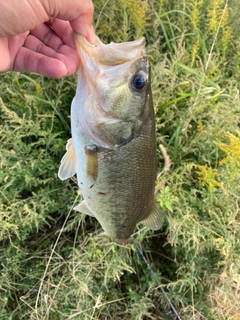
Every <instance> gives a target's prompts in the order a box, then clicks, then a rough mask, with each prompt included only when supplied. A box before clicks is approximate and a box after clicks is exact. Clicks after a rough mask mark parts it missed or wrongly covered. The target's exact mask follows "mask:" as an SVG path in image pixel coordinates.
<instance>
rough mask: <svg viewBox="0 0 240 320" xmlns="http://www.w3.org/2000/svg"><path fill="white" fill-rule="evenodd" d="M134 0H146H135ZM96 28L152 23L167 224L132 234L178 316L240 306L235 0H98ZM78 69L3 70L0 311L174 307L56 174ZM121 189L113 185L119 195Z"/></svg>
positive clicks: (155, 315)
mask: <svg viewBox="0 0 240 320" xmlns="http://www.w3.org/2000/svg"><path fill="white" fill-rule="evenodd" d="M136 2H137V5H136ZM94 3H95V9H96V14H95V18H96V19H95V26H96V33H97V34H98V35H99V37H100V38H101V39H102V40H103V41H105V42H109V41H114V42H121V41H126V40H132V39H136V38H137V37H139V36H141V35H144V36H145V37H146V39H147V42H148V54H149V59H150V61H151V63H152V90H153V97H154V104H155V108H156V121H157V139H158V145H160V144H161V145H163V146H164V147H165V149H166V151H167V154H168V155H169V157H170V159H171V167H170V169H169V170H165V171H164V170H163V167H164V157H163V154H162V151H161V150H160V147H158V158H159V175H158V181H157V187H156V193H157V197H158V202H159V205H160V206H161V207H162V209H163V217H164V227H163V229H162V230H160V231H158V232H151V231H149V230H147V229H146V228H144V229H141V227H142V226H141V225H140V226H139V229H138V230H136V231H137V235H136V237H137V241H138V243H139V245H141V247H142V249H143V250H144V252H145V255H146V257H147V260H148V261H149V263H150V265H151V266H152V268H153V270H154V272H155V273H156V275H157V277H158V279H159V280H160V281H161V282H162V283H163V286H164V288H165V290H166V292H167V294H168V296H169V298H170V300H171V301H172V303H173V304H174V306H175V307H176V309H177V310H178V311H179V313H180V315H181V317H182V319H208V320H209V319H234V320H237V319H240V316H239V315H240V303H239V301H240V291H239V288H240V210H239V207H240V200H239V199H240V183H239V181H240V96H239V90H240V55H239V53H240V40H239V31H240V30H239V29H240V27H239V26H240V3H239V1H238V0H229V1H227V0H211V1H210V0H183V1H177V0H171V1H167V0H158V1H156V0H150V1H141V0H137V1H131V0H129V1H127V0H114V1H106V0H96V1H95V2H94ZM75 87H76V77H70V78H67V79H61V80H52V79H46V78H43V77H41V76H38V75H33V74H32V75H25V74H18V73H8V74H5V75H1V76H0V88H1V98H0V123H1V126H0V155H1V156H0V167H1V170H0V243H1V247H0V271H1V277H0V310H1V311H0V318H1V319H3V320H7V319H12V320H19V319H24V320H25V319H37V320H44V319H46V320H54V319H56V320H57V319H83V320H85V319H86V320H87V319H126V320H127V319H136V320H138V319H139V320H140V319H168V318H167V316H166V312H167V311H168V310H169V309H168V306H167V304H166V302H165V301H164V298H163V296H162V295H161V293H160V291H159V290H158V289H157V288H156V286H155V283H154V280H153V279H152V277H151V275H150V274H149V272H148V270H147V268H146V266H144V265H143V263H142V261H141V260H140V259H139V257H138V255H137V253H136V252H135V251H134V250H133V248H132V247H131V246H129V247H126V248H122V247H118V246H116V245H114V244H113V243H112V242H111V241H110V240H109V239H101V238H97V237H96V235H97V234H98V233H99V232H100V231H101V228H100V226H99V224H98V222H97V221H96V220H95V219H93V218H91V217H85V216H83V215H80V214H79V213H77V212H75V211H73V210H72V208H73V206H74V205H75V204H76V203H79V202H80V195H79V192H78V187H77V184H76V179H75V178H73V179H71V180H68V181H65V182H62V181H60V180H59V179H58V177H57V171H58V167H59V162H60V159H61V157H62V155H63V154H64V150H65V144H66V141H67V139H68V138H69V137H70V131H69V109H70V104H71V100H72V98H73V96H74V92H75ZM116 196H117V195H116Z"/></svg>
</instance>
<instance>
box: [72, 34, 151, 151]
mask: <svg viewBox="0 0 240 320" xmlns="http://www.w3.org/2000/svg"><path fill="white" fill-rule="evenodd" d="M75 43H76V47H77V50H78V54H79V57H80V60H81V64H80V69H79V76H78V86H77V90H76V97H75V99H76V101H75V110H73V116H74V117H75V120H76V121H77V123H78V125H79V130H80V131H81V133H82V134H85V135H86V136H87V137H88V139H90V140H91V142H92V143H94V144H96V145H98V146H101V147H104V148H108V149H116V148H117V147H118V146H119V145H122V144H125V143H127V142H129V141H130V140H131V139H132V138H133V137H134V136H135V134H136V132H137V131H138V129H139V128H140V126H141V122H142V114H143V111H144V108H145V107H146V105H147V104H146V100H147V99H148V97H149V90H150V64H149V61H148V59H147V56H146V52H145V39H144V38H140V39H139V40H136V41H132V42H125V43H120V44H116V43H110V44H107V45H105V44H103V43H102V42H101V41H100V40H99V38H98V37H96V40H95V42H94V43H93V44H90V43H89V42H87V40H86V39H85V38H84V37H83V36H81V35H78V34H76V35H75Z"/></svg>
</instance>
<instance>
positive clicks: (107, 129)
mask: <svg viewBox="0 0 240 320" xmlns="http://www.w3.org/2000/svg"><path fill="white" fill-rule="evenodd" d="M75 44H76V48H77V51H78V54H79V58H80V62H81V63H80V67H79V72H78V84H77V89H76V95H75V97H74V99H73V101H72V104H71V116H70V117H71V134H72V138H71V139H69V140H68V142H67V145H66V153H65V155H64V156H63V158H62V160H61V163H60V168H59V171H58V176H59V178H60V179H61V180H66V179H68V178H70V177H72V176H74V175H75V174H77V181H78V186H79V188H80V190H81V194H82V196H83V200H82V202H81V203H80V204H79V205H78V206H76V207H75V208H74V209H75V210H76V211H79V212H81V213H83V214H87V215H90V216H92V217H95V218H96V219H97V220H98V221H99V223H100V225H101V226H102V228H103V230H104V232H103V233H102V234H101V235H102V236H106V237H109V238H111V239H113V241H114V242H115V243H116V244H119V245H126V244H128V243H129V242H131V241H132V235H133V233H134V230H135V228H136V225H137V224H138V223H139V222H140V223H142V224H143V225H144V226H146V227H148V228H150V229H152V230H158V229H160V228H161V226H162V214H161V210H160V207H159V205H158V204H157V202H156V199H155V195H154V190H155V180H156V175H157V154H156V133H155V116H154V107H153V100H152V93H151V71H150V63H149V61H148V58H147V55H146V48H145V38H144V37H142V38H140V39H138V40H135V41H131V42H123V43H114V42H111V43H109V44H104V43H103V42H102V41H101V40H100V39H99V38H98V37H97V36H96V39H95V42H94V43H92V44H91V43H89V42H88V41H87V40H86V39H85V38H84V37H83V36H81V35H80V34H75Z"/></svg>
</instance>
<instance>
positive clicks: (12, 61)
mask: <svg viewBox="0 0 240 320" xmlns="http://www.w3.org/2000/svg"><path fill="white" fill-rule="evenodd" d="M93 11H94V8H93V4H92V1H91V0H7V1H6V0H0V17H1V19H0V73H3V72H7V71H11V70H13V71H20V72H36V73H39V74H42V75H44V76H47V77H51V78H60V77H63V76H69V75H71V74H73V73H74V72H75V71H76V69H77V68H78V66H79V63H80V62H79V58H78V55H77V52H76V49H75V45H74V37H73V34H74V32H77V33H80V34H82V35H83V36H84V37H85V38H86V39H87V40H88V41H89V42H93V41H94V31H93V27H92V19H93Z"/></svg>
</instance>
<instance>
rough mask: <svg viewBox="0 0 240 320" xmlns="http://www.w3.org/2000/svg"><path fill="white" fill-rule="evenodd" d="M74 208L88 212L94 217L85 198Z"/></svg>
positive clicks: (84, 212)
mask: <svg viewBox="0 0 240 320" xmlns="http://www.w3.org/2000/svg"><path fill="white" fill-rule="evenodd" d="M73 210H76V211H78V212H81V213H83V214H87V215H88V216H91V217H94V215H93V214H92V212H91V211H90V209H89V207H88V205H87V203H86V201H85V200H83V201H82V202H81V203H80V204H79V205H78V206H76V207H74V208H73Z"/></svg>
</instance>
